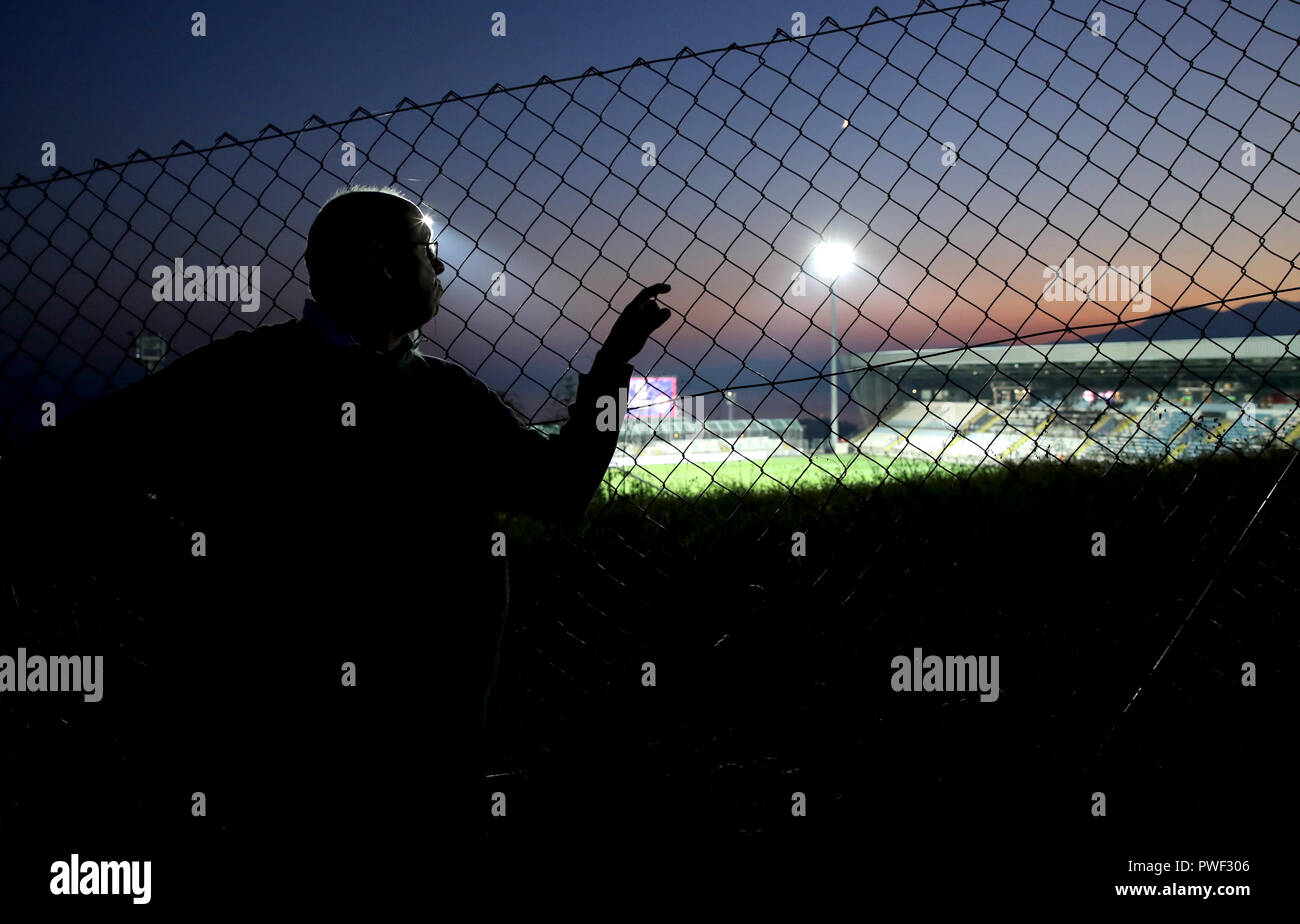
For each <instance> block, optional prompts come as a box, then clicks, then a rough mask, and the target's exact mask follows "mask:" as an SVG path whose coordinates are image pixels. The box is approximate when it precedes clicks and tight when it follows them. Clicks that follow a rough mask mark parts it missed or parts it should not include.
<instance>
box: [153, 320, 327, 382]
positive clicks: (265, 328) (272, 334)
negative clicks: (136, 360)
mask: <svg viewBox="0 0 1300 924" xmlns="http://www.w3.org/2000/svg"><path fill="white" fill-rule="evenodd" d="M304 333H305V331H304V330H303V328H302V322H301V321H297V320H291V321H283V322H281V323H278V324H265V325H262V326H261V327H254V328H251V329H249V330H240V331H236V332H235V333H233V334H231V335H229V336H227V337H222V338H221V339H219V340H214V341H212V342H211V343H208V344H205V345H204V346H201V347H199V348H198V349H196V350H191V351H190V352H188V353H186V354H185V355H184V356H180V357H178V358H177V359H175V360H173V361H172V362H171V363H170V364H168V365H166V366H164V367H162V368H161V369H159V370H158V371H159V374H162V373H172V372H173V370H179V371H181V372H185V371H191V370H193V371H197V370H199V369H202V368H206V367H209V366H213V365H225V364H230V363H249V362H256V361H257V360H259V359H261V358H263V357H265V358H268V359H274V358H276V357H283V356H287V355H289V354H290V353H292V352H293V351H294V350H296V349H297V348H298V347H299V345H300V344H301V343H302V341H303V340H304ZM174 374H175V373H173V375H174Z"/></svg>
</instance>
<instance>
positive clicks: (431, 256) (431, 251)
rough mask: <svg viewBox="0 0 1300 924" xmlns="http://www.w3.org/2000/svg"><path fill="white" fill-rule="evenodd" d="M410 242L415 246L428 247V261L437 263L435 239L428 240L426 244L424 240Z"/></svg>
mask: <svg viewBox="0 0 1300 924" xmlns="http://www.w3.org/2000/svg"><path fill="white" fill-rule="evenodd" d="M411 243H412V244H413V245H414V246H416V247H427V248H428V249H429V262H430V263H437V262H438V242H437V241H429V242H428V243H427V244H426V243H425V242H424V241H412V242H411Z"/></svg>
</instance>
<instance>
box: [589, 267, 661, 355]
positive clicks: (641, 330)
mask: <svg viewBox="0 0 1300 924" xmlns="http://www.w3.org/2000/svg"><path fill="white" fill-rule="evenodd" d="M671 289H672V286H670V285H668V283H666V282H661V283H659V284H658V285H653V286H647V287H646V288H644V289H642V290H641V292H640V294H638V295H637V297H636V298H634V299H632V301H631V303H630V304H629V305H628V306H627V307H626V308H624V309H623V313H622V314H620V315H619V316H618V320H616V321H615V322H614V326H613V327H612V328H611V329H610V332H609V336H608V337H606V338H605V345H604V346H603V347H601V348H600V352H599V353H598V354H597V362H610V363H627V362H631V361H632V357H634V356H636V354H638V353H640V352H641V350H642V348H643V347H645V344H646V340H648V339H649V337H650V334H651V333H653V332H654V331H655V330H656V329H657V328H658V327H659V326H660V325H662V324H663V323H664V322H665V321H667V320H668V318H669V317H670V316H671V315H672V311H671V310H670V309H668V308H664V307H662V306H661V305H660V304H659V303H658V302H657V301H655V296H656V295H662V294H663V293H665V292H668V291H669V290H671Z"/></svg>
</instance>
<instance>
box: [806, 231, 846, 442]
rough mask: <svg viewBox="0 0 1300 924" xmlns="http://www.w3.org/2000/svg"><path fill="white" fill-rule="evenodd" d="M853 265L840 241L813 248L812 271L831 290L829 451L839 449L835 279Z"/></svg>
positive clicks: (824, 242) (844, 245)
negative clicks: (826, 283) (828, 285)
mask: <svg viewBox="0 0 1300 924" xmlns="http://www.w3.org/2000/svg"><path fill="white" fill-rule="evenodd" d="M852 267H853V248H852V247H850V246H849V245H848V244H845V243H843V242H842V241H822V242H821V243H820V244H818V245H817V246H816V247H815V248H814V249H813V271H814V272H815V273H817V275H818V276H821V277H822V278H823V279H826V280H828V281H829V283H830V290H831V452H834V453H837V454H838V453H839V451H840V433H839V428H838V426H837V425H836V420H835V418H837V417H838V416H839V412H840V396H839V395H838V394H837V393H836V391H835V376H836V373H837V372H838V371H839V367H838V354H839V341H838V340H837V339H836V337H835V279H836V277H837V276H842V275H844V274H845V273H847V272H848V271H849V270H850V269H852Z"/></svg>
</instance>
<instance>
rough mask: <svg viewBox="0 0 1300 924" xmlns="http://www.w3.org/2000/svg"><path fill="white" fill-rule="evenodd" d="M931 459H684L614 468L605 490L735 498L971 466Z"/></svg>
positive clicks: (828, 456)
mask: <svg viewBox="0 0 1300 924" xmlns="http://www.w3.org/2000/svg"><path fill="white" fill-rule="evenodd" d="M945 468H946V471H945V470H944V469H939V467H938V466H937V465H936V464H935V463H934V462H932V461H930V460H927V459H919V460H918V459H892V458H888V457H884V456H866V455H857V454H854V455H844V456H835V455H832V454H830V453H826V454H823V455H817V456H813V457H811V458H808V457H805V456H779V457H775V458H771V459H768V460H767V461H766V462H763V463H761V464H760V463H757V462H751V461H749V460H747V459H734V460H729V461H726V462H693V461H690V460H685V461H681V462H675V463H661V464H655V465H635V466H631V467H629V468H611V469H610V470H609V472H608V473H607V474H606V476H605V484H606V486H614V487H615V488H617V490H618V491H619V492H620V493H628V492H632V493H639V492H641V491H650V492H656V493H657V492H659V491H660V490H662V489H664V488H666V489H667V490H668V491H669V492H671V493H673V494H676V495H678V496H680V497H682V498H686V499H694V498H699V497H701V496H708V495H710V494H734V493H736V492H744V491H747V490H750V489H753V490H754V491H755V492H759V493H763V492H766V491H781V492H788V491H789V490H791V489H792V488H798V489H801V490H807V489H813V490H816V489H821V488H828V487H832V486H834V485H835V484H837V483H847V484H853V485H860V486H863V487H868V486H872V485H876V484H879V483H880V482H882V481H884V480H886V479H888V480H895V479H901V478H906V479H912V478H925V477H926V476H927V475H929V474H930V473H931V472H934V471H935V470H936V469H938V474H939V475H945V474H947V473H948V472H952V471H956V470H958V469H963V470H964V469H968V468H970V466H945Z"/></svg>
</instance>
